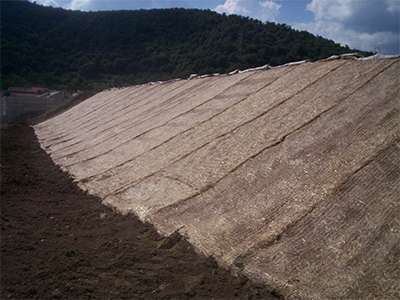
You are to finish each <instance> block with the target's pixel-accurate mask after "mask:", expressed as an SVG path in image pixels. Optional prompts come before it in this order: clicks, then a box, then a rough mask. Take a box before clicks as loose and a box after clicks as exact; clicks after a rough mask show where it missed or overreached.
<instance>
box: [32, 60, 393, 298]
mask: <svg viewBox="0 0 400 300" xmlns="http://www.w3.org/2000/svg"><path fill="white" fill-rule="evenodd" d="M399 73H400V60H399V59H388V60H380V61H353V60H329V61H321V62H315V63H303V64H299V65H293V66H291V65H289V66H284V67H281V68H273V69H270V68H266V69H263V70H254V71H249V72H239V73H236V74H233V75H229V76H228V75H223V76H210V77H204V78H196V79H190V80H175V81H170V82H165V83H157V84H151V85H150V84H149V85H142V86H136V87H129V88H123V89H113V90H108V91H103V92H101V93H99V94H97V95H95V96H93V97H92V98H90V99H88V100H86V101H84V102H82V103H80V104H79V105H77V106H75V107H73V108H72V109H70V110H68V111H66V112H65V113H63V114H61V115H59V116H57V117H54V118H52V119H50V120H48V121H45V122H43V123H41V124H38V125H36V126H35V132H36V134H37V136H38V139H39V141H40V143H41V145H42V147H43V148H44V149H46V151H47V152H48V153H49V154H50V155H51V157H52V159H53V160H54V162H55V163H57V164H59V165H60V166H61V167H62V168H63V169H64V170H66V171H68V172H70V173H71V175H72V176H73V177H74V178H75V180H76V182H77V184H78V185H79V186H80V187H81V188H82V189H85V190H87V191H88V192H89V193H91V194H95V195H97V196H99V197H101V198H102V199H103V203H104V204H106V205H110V206H113V207H115V208H116V209H118V210H119V211H120V212H121V213H134V214H136V215H138V216H139V217H140V218H141V219H142V220H144V221H149V222H151V223H153V224H154V225H155V227H156V228H157V229H158V231H159V232H160V233H161V234H164V235H168V234H171V233H172V232H174V231H176V230H178V229H180V231H179V232H180V233H181V234H183V235H184V236H185V237H186V238H187V239H188V240H189V241H190V242H191V243H192V244H193V245H194V246H195V247H196V248H197V249H198V251H201V252H203V253H205V254H207V255H212V256H214V257H215V258H216V259H217V261H218V262H219V263H220V264H221V265H224V266H226V267H229V268H231V270H232V271H233V272H241V273H244V274H246V275H247V276H249V277H250V278H252V279H253V280H255V281H259V282H260V283H263V284H266V285H269V286H271V287H273V288H275V289H276V290H278V291H279V292H280V293H282V294H283V295H284V296H285V297H287V298H288V299H299V298H304V299H332V298H339V299H360V298H363V299H364V298H365V299H367V298H371V299H372V298H386V299H396V298H398V297H400V294H399V283H398V282H400V281H399V258H400V257H399V256H400V249H399V244H400V233H399V232H400V223H399V222H400V221H399V220H400V218H399V217H400V216H399V200H398V199H399V194H400V191H399V186H400V180H399V174H400V168H399V166H400V163H399V159H400V155H399V154H400V153H399V147H400V144H399V140H400V138H399V136H400V116H399V103H400V97H399V89H400V85H399V78H400V76H399V75H400V74H399Z"/></svg>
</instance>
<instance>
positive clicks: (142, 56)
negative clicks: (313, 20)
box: [0, 0, 355, 91]
mask: <svg viewBox="0 0 400 300" xmlns="http://www.w3.org/2000/svg"><path fill="white" fill-rule="evenodd" d="M0 3H1V79H2V81H1V85H2V89H6V88H8V87H9V86H29V85H43V86H47V87H52V88H64V89H70V90H75V89H87V90H95V91H97V90H100V89H102V88H105V87H111V86H120V85H132V84H139V83H144V82H148V81H155V80H167V79H171V78H178V77H183V78H185V77H188V76H189V75H190V74H193V73H196V74H207V73H215V72H218V73H227V72H230V71H232V70H235V69H245V68H249V67H255V66H261V65H265V64H267V63H269V64H271V65H279V64H283V63H286V62H291V61H297V60H302V59H311V60H317V59H321V58H325V57H328V56H330V55H333V54H340V53H346V52H351V51H355V50H351V49H349V48H348V47H347V46H346V47H342V46H340V45H339V44H337V43H334V42H333V41H331V40H326V39H324V38H322V37H316V36H314V35H312V34H310V33H308V32H305V31H301V32H300V31H296V30H293V29H292V28H290V27H289V26H287V25H285V24H275V23H270V22H267V23H263V22H261V21H258V20H254V19H250V18H247V17H241V16H236V15H231V16H226V15H221V14H218V13H216V12H212V11H210V10H197V9H189V10H188V9H154V10H138V11H102V12H81V11H70V10H64V9H60V8H57V9H56V8H52V7H43V6H40V5H37V4H33V3H30V2H28V1H25V0H21V1H1V2H0Z"/></svg>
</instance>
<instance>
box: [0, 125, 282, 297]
mask: <svg viewBox="0 0 400 300" xmlns="http://www.w3.org/2000/svg"><path fill="white" fill-rule="evenodd" d="M47 298H59V299H64V298H69V299H89V298H90V299H127V298H128V299H129V298H130V299H155V298H156V299H196V298H197V299H279V297H277V296H274V295H273V294H271V293H270V292H269V291H268V290H267V289H266V288H265V287H263V286H259V285H256V284H253V283H251V282H250V281H248V280H247V279H246V278H243V277H241V278H235V277H232V276H231V275H230V274H229V272H228V271H225V270H223V269H221V268H218V266H217V264H216V263H215V261H214V260H213V259H208V258H206V257H204V256H200V255H198V254H196V253H195V251H194V250H193V248H192V247H191V245H190V244H189V243H188V242H187V241H185V240H184V239H182V238H180V236H179V235H178V236H176V237H175V238H173V237H172V238H168V239H163V238H162V237H160V236H159V235H158V234H157V233H156V231H155V230H154V228H153V226H152V225H150V224H143V223H142V222H140V221H139V220H138V219H137V218H135V217H133V216H132V215H129V216H122V215H119V214H116V213H114V212H113V211H112V210H110V209H108V208H106V207H104V206H103V205H101V203H100V200H99V199H97V198H95V197H93V196H89V195H86V194H85V193H83V192H82V191H81V190H80V189H78V188H77V187H76V186H75V185H74V184H73V183H72V180H71V179H70V178H69V177H68V175H67V174H65V173H63V172H62V171H61V170H60V169H59V168H58V167H56V166H55V165H54V164H53V162H52V161H51V159H50V158H49V157H48V156H47V154H46V153H45V152H44V151H43V150H42V149H41V148H40V147H39V145H38V143H37V140H36V138H35V136H34V133H33V130H32V128H30V127H29V126H28V125H27V124H24V123H8V124H5V125H3V124H2V130H1V299H47Z"/></svg>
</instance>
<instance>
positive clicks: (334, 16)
mask: <svg viewBox="0 0 400 300" xmlns="http://www.w3.org/2000/svg"><path fill="white" fill-rule="evenodd" d="M31 1H32V2H33V0H31ZM36 2H37V3H40V4H43V5H51V6H53V7H62V8H65V9H72V10H82V11H98V10H120V9H151V8H169V7H185V8H200V9H210V10H214V11H217V12H219V13H226V14H237V15H242V16H248V17H251V18H254V19H259V20H261V21H271V22H277V23H286V24H288V25H290V26H291V27H292V28H295V29H299V30H306V31H309V32H311V33H313V34H315V35H320V36H323V37H325V38H328V39H331V40H333V41H335V42H337V43H340V44H342V45H348V46H349V47H350V48H356V49H360V50H365V51H373V52H374V51H375V52H377V51H380V53H382V54H400V50H399V44H400V30H399V27H400V26H399V19H400V1H399V0H265V1H263V0H36Z"/></svg>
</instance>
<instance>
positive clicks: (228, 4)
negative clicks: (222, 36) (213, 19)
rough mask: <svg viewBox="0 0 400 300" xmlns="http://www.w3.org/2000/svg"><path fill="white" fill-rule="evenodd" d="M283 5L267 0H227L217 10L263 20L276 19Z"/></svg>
mask: <svg viewBox="0 0 400 300" xmlns="http://www.w3.org/2000/svg"><path fill="white" fill-rule="evenodd" d="M280 7H281V5H279V4H277V3H275V2H273V1H270V0H267V1H259V0H226V1H225V3H224V4H221V5H218V6H217V7H216V8H215V11H216V12H218V13H226V14H228V15H230V14H236V15H242V16H247V17H251V18H254V19H258V20H261V21H264V22H265V21H275V17H276V16H277V15H278V14H279V9H280Z"/></svg>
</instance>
